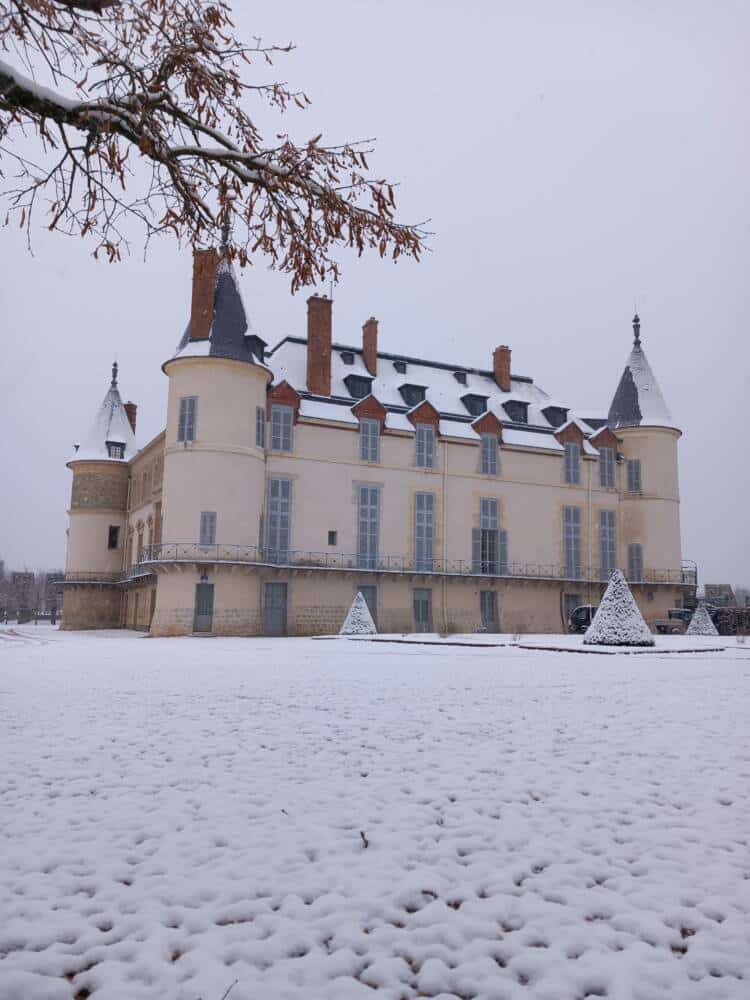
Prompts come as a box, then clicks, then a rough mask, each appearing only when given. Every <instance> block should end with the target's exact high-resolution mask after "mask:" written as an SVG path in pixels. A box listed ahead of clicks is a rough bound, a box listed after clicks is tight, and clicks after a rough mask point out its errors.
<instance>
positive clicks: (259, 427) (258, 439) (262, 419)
mask: <svg viewBox="0 0 750 1000" xmlns="http://www.w3.org/2000/svg"><path fill="white" fill-rule="evenodd" d="M255 444H256V445H257V446H258V448H265V446H266V410H265V407H264V406H256V407H255Z"/></svg>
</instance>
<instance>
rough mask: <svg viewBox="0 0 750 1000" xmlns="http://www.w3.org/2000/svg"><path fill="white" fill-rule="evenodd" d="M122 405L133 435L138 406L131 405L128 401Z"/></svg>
mask: <svg viewBox="0 0 750 1000" xmlns="http://www.w3.org/2000/svg"><path fill="white" fill-rule="evenodd" d="M123 405H124V408H125V413H126V414H127V417H128V421H129V423H130V426H131V427H132V428H133V433H134V434H135V417H136V414H137V412H138V406H137V405H136V404H135V403H131V402H130V400H128V401H127V403H124V404H123Z"/></svg>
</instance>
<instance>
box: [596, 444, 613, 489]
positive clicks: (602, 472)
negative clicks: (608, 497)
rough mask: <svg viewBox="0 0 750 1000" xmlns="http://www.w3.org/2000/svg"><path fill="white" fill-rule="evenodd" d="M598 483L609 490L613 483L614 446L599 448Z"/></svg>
mask: <svg viewBox="0 0 750 1000" xmlns="http://www.w3.org/2000/svg"><path fill="white" fill-rule="evenodd" d="M599 485H600V486H601V487H602V489H605V490H611V489H612V488H613V487H614V485H615V450H614V448H600V449H599Z"/></svg>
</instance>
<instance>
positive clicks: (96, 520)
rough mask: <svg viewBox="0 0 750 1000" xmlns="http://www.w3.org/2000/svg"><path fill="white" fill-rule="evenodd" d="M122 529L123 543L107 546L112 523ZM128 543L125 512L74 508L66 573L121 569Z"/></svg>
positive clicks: (71, 518) (115, 570)
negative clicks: (116, 545) (124, 550)
mask: <svg viewBox="0 0 750 1000" xmlns="http://www.w3.org/2000/svg"><path fill="white" fill-rule="evenodd" d="M110 525H117V526H118V527H119V529H120V538H119V546H118V548H116V549H109V548H108V547H107V542H108V536H109V526H110ZM124 545H125V514H124V513H123V512H122V511H114V510H113V511H106V510H105V511H98V510H72V511H70V521H69V525H68V549H67V555H66V561H65V572H66V573H88V572H99V573H105V574H111V573H118V572H119V571H120V569H121V568H122V559H123V548H124Z"/></svg>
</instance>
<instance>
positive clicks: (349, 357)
mask: <svg viewBox="0 0 750 1000" xmlns="http://www.w3.org/2000/svg"><path fill="white" fill-rule="evenodd" d="M341 360H342V361H343V362H344V364H345V365H353V364H354V351H342V352H341Z"/></svg>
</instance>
